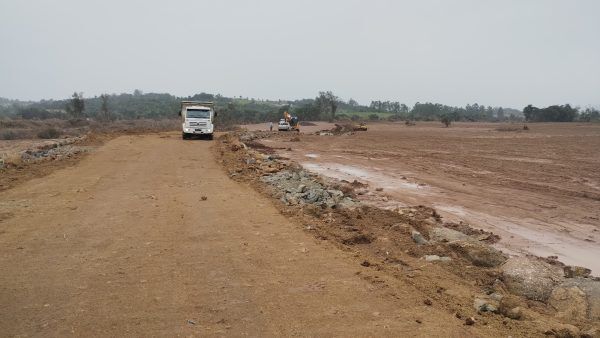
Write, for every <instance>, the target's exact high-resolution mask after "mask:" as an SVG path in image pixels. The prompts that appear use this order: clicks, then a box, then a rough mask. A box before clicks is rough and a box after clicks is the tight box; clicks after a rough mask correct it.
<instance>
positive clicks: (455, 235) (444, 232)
mask: <svg viewBox="0 0 600 338" xmlns="http://www.w3.org/2000/svg"><path fill="white" fill-rule="evenodd" d="M429 238H430V240H431V241H432V242H452V241H459V240H468V239H469V236H467V235H465V234H463V233H462V232H460V231H456V230H452V229H448V228H443V227H438V228H433V229H431V230H430V231H429Z"/></svg>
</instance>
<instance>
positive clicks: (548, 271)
mask: <svg viewBox="0 0 600 338" xmlns="http://www.w3.org/2000/svg"><path fill="white" fill-rule="evenodd" d="M502 275H503V281H504V284H505V285H506V287H507V288H508V289H509V290H510V291H511V292H512V293H514V294H517V295H521V296H524V297H526V298H529V299H532V300H539V301H543V302H545V301H547V300H548V298H550V295H551V294H552V290H553V289H554V287H555V286H556V285H558V284H559V283H560V282H562V280H563V277H562V271H561V269H560V268H558V267H556V266H553V265H550V264H548V263H546V262H543V261H541V260H539V259H535V258H528V257H511V258H509V259H508V260H507V261H506V263H504V265H502Z"/></svg>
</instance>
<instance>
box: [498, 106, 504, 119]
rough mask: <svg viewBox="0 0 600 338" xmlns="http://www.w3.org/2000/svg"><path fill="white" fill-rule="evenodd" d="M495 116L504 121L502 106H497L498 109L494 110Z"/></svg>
mask: <svg viewBox="0 0 600 338" xmlns="http://www.w3.org/2000/svg"><path fill="white" fill-rule="evenodd" d="M496 117H497V118H498V120H500V121H504V109H502V107H500V108H498V111H497V112H496Z"/></svg>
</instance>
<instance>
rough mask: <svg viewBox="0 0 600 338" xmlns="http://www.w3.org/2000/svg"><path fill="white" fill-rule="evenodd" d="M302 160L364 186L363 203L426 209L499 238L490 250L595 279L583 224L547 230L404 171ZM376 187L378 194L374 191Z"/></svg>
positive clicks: (592, 247)
mask: <svg viewBox="0 0 600 338" xmlns="http://www.w3.org/2000/svg"><path fill="white" fill-rule="evenodd" d="M304 158H305V159H306V160H304V161H302V162H301V164H302V166H303V167H304V168H306V169H307V170H309V171H312V172H315V173H317V174H320V175H323V176H327V177H330V178H334V179H339V180H346V181H350V182H351V181H353V180H358V181H360V182H363V183H367V184H368V185H369V190H370V191H369V193H367V194H365V195H361V196H360V197H359V198H360V199H361V200H362V201H363V202H365V203H368V204H371V205H375V206H379V207H383V208H394V207H398V206H406V205H415V204H424V205H431V206H434V207H435V208H436V210H438V212H439V213H440V214H441V215H442V216H443V217H444V219H445V220H446V221H454V222H458V221H465V222H467V223H469V224H471V225H472V226H474V227H478V228H482V229H485V230H489V231H492V232H494V233H496V234H498V235H500V236H501V240H500V242H499V243H497V244H496V246H497V247H498V248H499V249H501V250H503V251H504V252H506V253H508V254H513V255H519V254H527V253H531V254H535V255H538V256H542V257H547V256H558V257H559V259H560V260H561V261H562V262H564V263H565V264H570V265H578V266H585V267H588V268H590V269H592V271H593V273H594V274H596V275H597V274H599V273H600V260H598V259H597V258H598V257H600V246H599V245H598V244H597V243H595V242H593V241H588V240H586V237H585V234H586V232H589V231H592V228H593V226H591V225H589V224H580V223H576V222H572V221H567V220H560V219H555V220H551V221H550V222H552V223H553V224H551V225H552V226H549V225H550V224H549V223H548V220H540V219H536V218H533V217H523V216H522V215H519V214H518V213H514V217H513V216H511V214H510V213H508V214H507V213H505V212H494V209H495V208H494V205H488V206H487V208H486V207H484V208H481V206H476V205H473V203H463V204H464V205H462V204H461V200H460V199H457V198H454V197H453V195H454V193H453V192H452V191H447V190H445V189H443V188H441V187H435V186H431V185H427V184H423V183H422V182H418V180H416V179H415V178H414V177H411V178H407V177H406V176H412V175H411V174H412V173H409V172H398V171H395V170H393V169H392V168H386V169H382V168H379V167H377V166H365V165H348V164H344V163H339V162H336V161H337V160H339V161H340V162H341V161H347V160H349V159H348V158H346V157H344V158H342V157H340V156H326V155H325V154H316V153H307V154H305V156H304ZM321 161H326V162H321ZM405 175H406V176H405ZM376 188H382V189H383V190H382V191H381V192H376V191H375V189H376ZM482 209H483V210H482ZM556 229H563V231H557V230H556ZM573 229H576V230H579V231H573Z"/></svg>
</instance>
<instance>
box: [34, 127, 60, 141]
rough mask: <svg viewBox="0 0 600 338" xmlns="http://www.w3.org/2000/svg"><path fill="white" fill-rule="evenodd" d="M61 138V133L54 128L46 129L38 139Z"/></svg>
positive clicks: (38, 135) (40, 133)
mask: <svg viewBox="0 0 600 338" xmlns="http://www.w3.org/2000/svg"><path fill="white" fill-rule="evenodd" d="M59 136H60V131H58V130H57V129H54V128H46V129H43V130H41V131H40V132H39V133H37V137H39V138H43V139H51V138H58V137H59Z"/></svg>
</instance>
